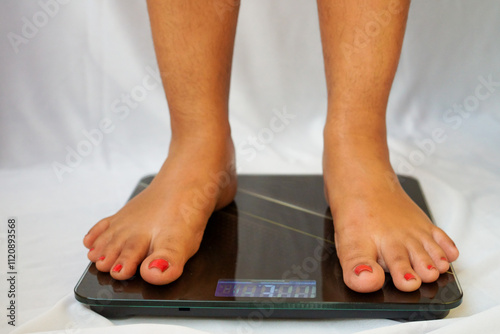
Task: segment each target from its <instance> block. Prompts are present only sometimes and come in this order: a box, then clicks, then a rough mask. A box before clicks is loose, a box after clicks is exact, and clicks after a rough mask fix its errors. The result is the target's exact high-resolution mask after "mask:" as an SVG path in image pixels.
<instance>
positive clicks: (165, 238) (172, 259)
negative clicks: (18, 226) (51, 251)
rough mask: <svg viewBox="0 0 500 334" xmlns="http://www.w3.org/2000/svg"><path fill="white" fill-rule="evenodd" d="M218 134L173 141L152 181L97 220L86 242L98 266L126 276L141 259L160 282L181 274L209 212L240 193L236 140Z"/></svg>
mask: <svg viewBox="0 0 500 334" xmlns="http://www.w3.org/2000/svg"><path fill="white" fill-rule="evenodd" d="M216 137H217V136H206V137H203V136H192V137H190V138H188V139H185V140H177V141H176V142H172V144H171V145H170V151H169V155H168V158H167V159H166V161H165V163H164V164H163V166H162V168H161V170H160V171H159V173H158V175H157V176H156V177H155V179H154V180H153V181H152V183H151V185H150V186H149V187H148V188H146V189H145V190H144V191H142V192H141V193H140V194H139V195H137V196H136V197H135V198H133V199H132V200H131V201H129V202H128V203H127V204H126V205H125V206H124V207H123V208H122V209H121V210H120V211H118V212H117V213H116V214H114V215H112V216H111V217H108V218H105V219H103V220H101V221H100V222H98V223H97V224H96V225H94V227H93V228H92V229H91V230H90V231H89V233H88V234H87V235H86V236H85V238H84V241H83V242H84V245H85V247H87V248H89V252H88V258H89V259H90V260H91V261H92V262H95V263H96V267H97V269H99V270H100V271H103V272H110V274H111V276H112V277H113V278H115V279H118V280H124V279H128V278H130V277H131V276H133V275H134V274H135V272H136V270H137V266H139V265H140V266H141V267H140V273H141V276H142V278H143V279H144V280H146V281H147V282H149V283H152V284H157V285H159V284H167V283H170V282H172V281H174V280H176V279H177V278H178V277H179V276H180V275H181V274H182V271H183V268H184V264H185V263H186V262H187V260H188V259H189V258H190V257H192V256H193V255H194V254H195V253H196V252H197V251H198V248H199V246H200V242H201V240H202V237H203V232H204V230H205V226H206V223H207V221H208V218H209V217H210V215H211V214H212V212H213V211H214V210H217V209H220V208H222V207H224V206H226V205H227V204H229V203H230V202H231V201H232V200H233V197H234V195H235V193H236V183H237V181H236V174H235V170H234V147H233V143H232V140H231V139H230V136H229V135H228V136H227V137H225V138H216ZM141 263H142V264H141Z"/></svg>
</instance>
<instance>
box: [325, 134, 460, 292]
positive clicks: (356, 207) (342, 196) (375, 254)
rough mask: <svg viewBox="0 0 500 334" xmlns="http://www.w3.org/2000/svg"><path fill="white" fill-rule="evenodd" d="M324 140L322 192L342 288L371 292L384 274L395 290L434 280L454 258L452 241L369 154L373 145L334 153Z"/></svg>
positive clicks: (336, 148)
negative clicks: (330, 220) (328, 210)
mask: <svg viewBox="0 0 500 334" xmlns="http://www.w3.org/2000/svg"><path fill="white" fill-rule="evenodd" d="M326 138H328V139H331V137H329V136H326ZM328 139H327V142H325V154H324V173H325V176H324V177H325V185H326V186H325V192H326V196H327V199H328V201H329V204H330V207H331V210H332V214H333V218H334V226H335V244H336V248H337V255H338V256H339V259H340V263H341V265H342V270H343V275H344V282H345V283H346V285H347V286H348V287H349V288H351V289H353V290H355V291H358V292H373V291H377V290H379V289H380V288H382V286H383V284H384V281H385V272H389V273H390V274H391V276H392V279H393V282H394V284H395V286H396V287H397V288H398V289H399V290H401V291H414V290H416V289H418V288H419V287H420V285H421V283H422V282H426V283H429V282H434V281H435V280H437V278H438V277H439V274H440V273H444V272H445V271H447V270H448V269H449V262H453V261H455V260H456V259H457V257H458V249H457V247H456V246H455V244H454V243H453V241H452V240H451V239H450V238H449V237H448V236H447V235H446V233H444V232H443V231H442V230H441V229H439V228H438V227H436V226H435V225H434V224H432V222H431V221H430V220H429V218H428V217H427V216H426V215H425V213H424V212H423V211H422V210H421V209H420V208H419V207H418V206H417V205H416V204H415V203H414V202H413V201H412V200H411V198H410V197H409V196H408V195H407V194H406V193H405V192H404V190H403V189H402V187H401V185H400V184H399V182H398V181H397V178H396V175H395V174H394V172H393V170H392V168H391V167H390V165H389V163H388V162H386V163H384V160H383V159H380V157H378V156H376V155H374V154H373V152H377V150H376V149H374V145H373V144H371V143H368V142H365V143H364V144H362V142H358V143H357V145H352V146H349V147H346V149H345V150H344V149H341V148H340V149H339V146H338V145H336V146H335V149H334V148H332V147H331V146H330V144H332V142H328ZM352 156H355V157H356V158H355V159H353V158H349V157H352Z"/></svg>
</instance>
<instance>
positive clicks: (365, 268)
mask: <svg viewBox="0 0 500 334" xmlns="http://www.w3.org/2000/svg"><path fill="white" fill-rule="evenodd" d="M362 271H369V272H371V273H372V272H373V269H372V267H370V266H367V265H366V264H360V265H359V266H357V267H356V268H354V273H355V274H356V275H357V276H359V274H360V273H361V272H362Z"/></svg>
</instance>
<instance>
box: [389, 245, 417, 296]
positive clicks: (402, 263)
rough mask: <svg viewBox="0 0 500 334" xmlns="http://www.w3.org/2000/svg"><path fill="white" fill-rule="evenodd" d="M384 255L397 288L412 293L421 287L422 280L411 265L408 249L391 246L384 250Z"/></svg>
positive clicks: (400, 246)
mask: <svg viewBox="0 0 500 334" xmlns="http://www.w3.org/2000/svg"><path fill="white" fill-rule="evenodd" d="M382 253H383V258H384V262H385V264H386V266H387V268H388V269H389V272H390V273H391V277H392V281H393V282H394V285H395V286H396V288H398V289H399V290H401V291H406V292H410V291H415V290H417V289H418V288H419V287H420V285H421V284H422V280H421V278H420V276H419V275H418V274H417V272H416V271H415V270H414V269H413V267H412V265H411V262H410V257H409V255H408V250H407V249H406V247H404V246H403V245H391V246H390V247H387V248H386V249H384V250H383V252H382Z"/></svg>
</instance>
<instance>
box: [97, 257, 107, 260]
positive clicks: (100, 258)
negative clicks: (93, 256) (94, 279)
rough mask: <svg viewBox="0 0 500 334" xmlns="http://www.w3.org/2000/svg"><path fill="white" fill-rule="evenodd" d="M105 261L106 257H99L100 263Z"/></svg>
mask: <svg viewBox="0 0 500 334" xmlns="http://www.w3.org/2000/svg"><path fill="white" fill-rule="evenodd" d="M104 259H105V257H104V256H101V257H99V258H98V259H97V260H98V261H102V260H104Z"/></svg>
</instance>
